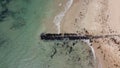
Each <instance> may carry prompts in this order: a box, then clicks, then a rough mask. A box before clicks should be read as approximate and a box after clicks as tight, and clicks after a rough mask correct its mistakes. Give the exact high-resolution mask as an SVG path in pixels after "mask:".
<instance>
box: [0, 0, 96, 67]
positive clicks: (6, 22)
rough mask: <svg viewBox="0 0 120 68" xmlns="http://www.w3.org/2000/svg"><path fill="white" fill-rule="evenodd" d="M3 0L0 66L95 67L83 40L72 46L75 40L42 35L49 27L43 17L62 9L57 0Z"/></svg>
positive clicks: (0, 30) (0, 14)
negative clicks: (42, 36) (54, 38)
mask: <svg viewBox="0 0 120 68" xmlns="http://www.w3.org/2000/svg"><path fill="white" fill-rule="evenodd" d="M58 2H59V1H58ZM0 4H1V5H0V68H87V67H89V68H92V67H93V65H94V63H93V56H92V55H91V51H90V48H89V47H88V46H85V44H83V43H82V42H80V41H77V43H76V44H75V45H74V46H73V43H74V42H76V41H68V42H64V41H54V42H53V41H42V40H40V39H39V35H40V33H42V32H44V30H45V29H46V27H44V26H43V24H44V22H43V21H44V20H50V19H49V18H50V17H53V18H54V16H55V15H57V13H59V11H60V10H57V9H59V8H55V6H58V5H57V4H56V2H55V0H0ZM51 21H52V20H51ZM46 26H47V25H46Z"/></svg>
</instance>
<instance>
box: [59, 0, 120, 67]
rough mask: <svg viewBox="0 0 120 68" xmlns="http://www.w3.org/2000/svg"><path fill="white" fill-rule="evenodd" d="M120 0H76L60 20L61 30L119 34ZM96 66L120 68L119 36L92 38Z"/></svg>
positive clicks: (92, 33)
mask: <svg viewBox="0 0 120 68" xmlns="http://www.w3.org/2000/svg"><path fill="white" fill-rule="evenodd" d="M119 3H120V1H119V0H74V3H73V4H72V7H71V8H70V9H69V11H68V12H67V13H66V15H65V17H64V19H63V20H62V22H61V32H62V33H78V34H88V35H114V34H116V35H119V34H120V31H119V30H120V27H119V26H120V23H119V22H120V20H119V18H120V13H119V12H120V9H119V7H120V4H119ZM91 46H92V47H93V48H94V50H95V54H96V58H97V63H98V65H97V68H120V37H110V38H101V39H96V40H92V45H91Z"/></svg>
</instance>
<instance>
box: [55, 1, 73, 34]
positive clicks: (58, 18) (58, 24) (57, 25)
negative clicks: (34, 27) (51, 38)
mask: <svg viewBox="0 0 120 68" xmlns="http://www.w3.org/2000/svg"><path fill="white" fill-rule="evenodd" d="M72 4H73V0H68V2H67V3H66V5H65V7H64V11H62V12H60V13H59V14H58V15H57V16H55V18H54V21H53V22H54V24H55V25H56V27H57V30H58V34H59V33H60V31H61V30H60V24H61V21H62V20H63V17H64V16H65V14H66V12H67V11H68V10H69V8H70V7H71V6H72Z"/></svg>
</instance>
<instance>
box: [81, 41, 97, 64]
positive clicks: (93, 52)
mask: <svg viewBox="0 0 120 68" xmlns="http://www.w3.org/2000/svg"><path fill="white" fill-rule="evenodd" d="M82 41H83V42H85V43H87V45H88V46H89V47H90V49H91V50H92V54H93V58H94V62H95V64H96V62H97V61H96V55H95V50H94V48H93V47H92V46H91V43H90V40H89V39H88V40H82Z"/></svg>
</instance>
